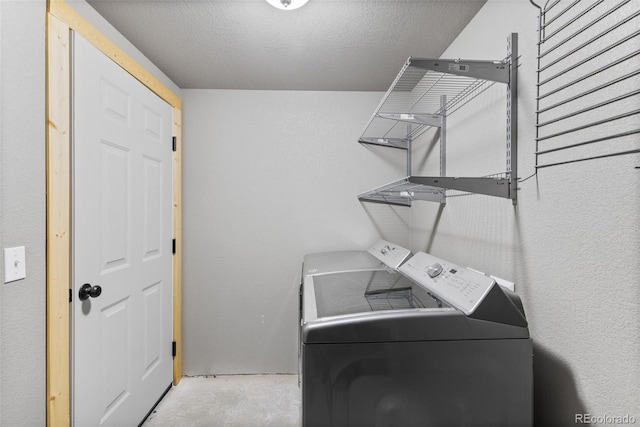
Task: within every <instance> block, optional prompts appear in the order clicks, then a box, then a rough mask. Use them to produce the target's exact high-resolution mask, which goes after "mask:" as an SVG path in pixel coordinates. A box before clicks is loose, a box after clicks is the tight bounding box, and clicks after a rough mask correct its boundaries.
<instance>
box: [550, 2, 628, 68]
mask: <svg viewBox="0 0 640 427" xmlns="http://www.w3.org/2000/svg"><path fill="white" fill-rule="evenodd" d="M638 15H640V10H638V11H637V12H636V13H634V14H633V15H630V16H628V17H627V18H626V19H623V20H622V21H620V22H618V23H617V24H615V25H614V26H612V27H609V28H607V29H606V30H604V31H602V32H601V33H600V34H597V35H596V36H594V37H593V38H591V39H590V40H587V41H586V42H584V43H582V44H581V45H580V46H577V47H575V48H573V49H572V50H571V51H569V52H567V53H565V54H564V55H562V56H560V57H558V58H556V59H555V60H553V61H551V62H549V63H548V64H546V65H545V66H544V67H541V68H540V69H539V70H538V71H539V72H542V71H544V70H546V69H547V68H549V67H552V66H554V65H556V64H557V63H558V62H561V61H564V60H565V59H567V58H568V57H569V56H571V55H573V54H574V53H576V52H578V51H579V50H580V49H583V48H585V47H586V46H588V45H590V44H591V43H593V42H595V41H596V40H599V39H601V38H602V37H604V36H606V35H607V34H609V33H610V32H612V31H613V30H617V29H618V28H620V27H621V26H622V25H624V24H626V23H627V22H629V21H631V20H632V19H633V18H635V17H637V16H638Z"/></svg>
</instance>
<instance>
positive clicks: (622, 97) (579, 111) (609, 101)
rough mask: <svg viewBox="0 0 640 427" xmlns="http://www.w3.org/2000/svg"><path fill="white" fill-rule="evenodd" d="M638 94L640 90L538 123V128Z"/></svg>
mask: <svg viewBox="0 0 640 427" xmlns="http://www.w3.org/2000/svg"><path fill="white" fill-rule="evenodd" d="M638 94H640V89H638V90H635V91H633V92H629V93H625V94H623V95H619V96H616V97H615V98H611V99H607V100H606V101H602V102H599V103H597V104H593V105H590V106H588V107H585V108H583V109H581V110H578V111H574V112H572V113H569V114H565V115H564V116H560V117H556V118H553V119H551V120H548V121H546V122H542V123H538V124H537V125H536V126H538V127H542V126H547V125H550V124H552V123H556V122H559V121H561V120H565V119H568V118H570V117H574V116H577V115H578V114H582V113H586V112H587V111H591V110H595V109H597V108H600V107H604V106H606V105H609V104H613V103H615V102H618V101H622V100H623V99H625V98H630V97H632V96H635V95H638Z"/></svg>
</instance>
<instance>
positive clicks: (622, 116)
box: [536, 110, 640, 141]
mask: <svg viewBox="0 0 640 427" xmlns="http://www.w3.org/2000/svg"><path fill="white" fill-rule="evenodd" d="M636 114H640V110H633V111H629V112H627V113H622V114H618V115H617V116H613V117H608V118H606V119H602V120H598V121H596V122H592V123H589V124H586V125H582V126H577V127H574V128H571V129H567V130H563V131H562V132H558V133H554V134H551V135H547V136H543V137H539V138H536V141H543V140H545V139H551V138H555V137H558V136H562V135H566V134H568V133H573V132H577V131H579V130H584V129H588V128H590V127H594V126H598V125H602V124H604V123H608V122H612V121H614V120H620V119H624V118H625V117H631V116H635V115H636Z"/></svg>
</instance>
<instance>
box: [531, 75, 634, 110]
mask: <svg viewBox="0 0 640 427" xmlns="http://www.w3.org/2000/svg"><path fill="white" fill-rule="evenodd" d="M638 74H640V68H639V69H637V70H635V71H632V72H630V73H628V74H625V75H624V76H620V77H618V78H616V79H614V80H611V81H608V82H605V83H603V84H601V85H598V86H596V87H594V88H591V89H589V90H586V91H584V92H582V93H579V94H578V95H574V96H572V97H571V98H567V99H564V100H562V101H559V102H556V103H555V104H553V105H549V106H548V107H545V108H541V109H539V110H537V111H536V113H545V112H547V111H549V110H553V109H554V108H556V107H560V106H561V105H564V104H568V103H569V102H572V101H575V100H577V99H580V98H582V97H583V96H587V95H591V94H592V93H594V92H597V91H599V90H602V89H605V88H607V87H609V86H613V85H614V84H616V83H620V82H621V81H624V80H626V79H630V78H631V77H634V76H637V75H638ZM538 99H540V98H538Z"/></svg>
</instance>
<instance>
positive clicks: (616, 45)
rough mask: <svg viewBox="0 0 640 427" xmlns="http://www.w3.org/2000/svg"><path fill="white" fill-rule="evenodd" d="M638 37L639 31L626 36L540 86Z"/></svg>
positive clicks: (558, 73)
mask: <svg viewBox="0 0 640 427" xmlns="http://www.w3.org/2000/svg"><path fill="white" fill-rule="evenodd" d="M638 35H640V30H638V31H636V32H634V33H631V34H629V35H628V36H626V37H624V38H622V39H620V40H618V41H617V42H615V43H614V44H612V45H610V46H607V47H605V48H602V49H600V50H599V51H598V52H596V53H594V54H592V55H590V56H588V57H586V58H585V59H583V60H582V61H579V62H577V63H575V64H573V65H570V66H569V67H567V68H565V69H564V70H562V71H559V72H557V73H556V74H555V75H553V76H551V77H548V78H547V79H546V80H543V81H541V82H540V83H538V86H542V85H544V84H547V83H549V82H550V81H552V80H555V79H557V78H558V77H560V76H562V75H564V74H566V73H568V72H569V71H573V70H575V69H576V68H578V67H580V66H581V65H584V64H586V63H587V62H589V61H591V60H593V59H595V58H597V57H598V56H600V55H603V54H605V53H607V52H609V51H610V50H611V49H613V48H615V47H618V46H620V45H621V44H623V43H626V42H628V41H629V40H631V39H632V38H634V37H636V36H638Z"/></svg>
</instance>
